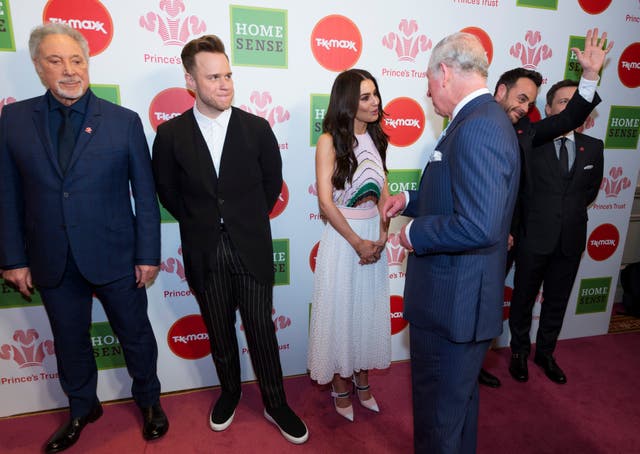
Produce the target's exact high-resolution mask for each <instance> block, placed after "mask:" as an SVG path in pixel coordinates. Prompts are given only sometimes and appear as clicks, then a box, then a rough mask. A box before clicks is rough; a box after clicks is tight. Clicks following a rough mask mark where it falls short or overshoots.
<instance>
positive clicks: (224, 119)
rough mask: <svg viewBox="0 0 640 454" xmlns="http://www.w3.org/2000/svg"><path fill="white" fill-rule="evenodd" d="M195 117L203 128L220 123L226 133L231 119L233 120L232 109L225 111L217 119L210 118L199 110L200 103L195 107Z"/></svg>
mask: <svg viewBox="0 0 640 454" xmlns="http://www.w3.org/2000/svg"><path fill="white" fill-rule="evenodd" d="M193 116H194V117H196V121H197V122H198V124H199V125H200V126H201V127H208V126H209V125H210V124H211V123H212V122H216V123H218V124H219V125H220V126H222V128H223V129H224V130H225V131H226V130H227V126H228V125H229V119H230V118H231V107H229V108H228V109H227V110H223V111H222V112H221V113H220V115H218V117H217V118H216V119H213V118H209V117H207V116H206V115H204V114H203V113H202V112H200V111H199V110H198V102H197V101H196V103H195V104H194V105H193Z"/></svg>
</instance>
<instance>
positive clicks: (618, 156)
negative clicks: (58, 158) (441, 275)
mask: <svg viewBox="0 0 640 454" xmlns="http://www.w3.org/2000/svg"><path fill="white" fill-rule="evenodd" d="M43 20H54V21H65V22H67V23H69V24H71V25H72V26H73V27H75V28H77V29H79V30H80V31H81V32H82V33H84V34H85V36H86V37H87V39H88V40H89V43H90V46H91V54H92V56H93V57H92V61H91V80H92V82H93V84H94V85H93V87H94V89H95V91H96V93H97V94H98V95H99V96H102V97H105V98H107V99H109V100H112V101H114V102H118V103H119V104H122V105H124V106H126V107H129V108H131V109H133V110H135V111H137V112H138V113H139V115H140V117H141V118H142V121H143V124H144V127H145V132H146V134H147V139H148V141H149V144H151V142H152V141H153V138H154V135H155V129H156V127H157V125H158V124H160V123H162V122H163V121H166V120H168V119H169V118H172V117H174V116H175V115H179V114H180V113H181V112H183V111H184V110H186V109H188V108H190V107H191V106H192V105H193V96H192V95H191V94H190V93H189V92H188V91H187V90H186V89H185V83H184V78H183V73H182V67H181V59H180V51H181V48H182V46H183V45H184V44H185V43H186V42H187V41H188V40H190V39H191V38H193V37H196V36H200V35H202V34H204V33H215V34H218V35H219V36H220V37H221V38H222V39H223V40H224V42H225V44H226V45H227V52H228V54H229V56H230V58H231V61H232V68H233V70H234V71H235V73H234V78H235V81H236V98H235V102H234V105H236V106H238V107H240V108H242V109H244V110H247V111H249V112H252V113H254V114H256V115H260V116H262V117H264V118H266V119H267V120H268V121H269V122H270V124H271V126H272V128H273V130H274V132H275V134H276V137H277V138H278V142H279V144H280V150H281V153H282V158H283V162H284V178H285V181H286V184H285V185H284V186H283V191H282V195H281V197H280V200H279V202H278V204H277V205H276V208H275V209H274V212H273V213H272V216H271V223H272V228H273V237H274V271H275V272H276V276H277V278H276V284H277V285H276V286H275V287H274V311H273V321H274V326H275V328H276V334H277V336H278V343H279V346H280V352H281V358H282V363H283V369H284V373H285V375H293V374H300V373H304V372H305V371H306V350H307V336H308V324H309V302H310V295H311V290H312V285H313V267H314V265H315V255H316V252H317V243H318V240H319V238H320V235H321V231H322V228H323V226H324V225H323V219H322V216H320V213H319V211H318V207H317V199H316V189H315V184H314V181H315V175H314V147H315V142H316V140H317V137H318V135H319V133H320V131H321V124H322V118H323V116H324V113H325V109H326V105H327V102H328V94H329V92H330V90H331V84H332V82H333V80H334V78H335V76H336V74H337V71H340V70H342V69H346V68H349V67H362V68H365V69H367V70H369V71H370V72H371V73H372V74H374V75H375V76H376V78H377V79H378V83H379V85H380V89H381V92H382V100H383V103H384V106H385V109H386V110H387V111H388V113H389V117H388V118H387V119H386V121H385V130H386V131H387V132H388V133H389V134H390V136H391V139H392V140H391V145H390V147H389V152H388V167H389V169H390V175H389V181H390V184H391V186H392V187H391V189H392V192H396V191H400V190H403V189H411V188H414V187H416V185H417V183H418V181H419V178H420V175H421V174H422V169H423V166H424V164H425V162H426V159H427V156H429V154H430V153H431V151H432V149H433V146H434V145H435V142H436V140H437V137H438V136H439V135H440V132H441V131H442V128H443V126H444V124H445V122H444V121H443V119H442V118H440V117H438V116H437V115H436V114H435V113H434V111H433V108H432V106H431V103H430V102H429V100H428V99H427V98H426V96H425V92H426V65H427V62H428V59H429V56H430V54H431V50H432V48H433V46H434V45H435V43H437V42H438V41H439V40H440V39H441V38H442V37H443V36H445V35H447V34H449V33H452V32H454V31H457V30H465V31H469V32H470V33H474V34H475V35H476V36H478V37H479V38H480V39H481V41H482V43H483V45H484V47H485V49H486V51H487V55H488V57H489V59H490V62H491V67H490V74H489V81H488V82H489V87H490V89H493V85H494V84H495V81H496V79H497V77H498V76H499V75H500V74H501V73H502V72H503V71H505V70H507V69H510V68H512V67H515V66H525V67H528V68H534V69H537V70H538V71H540V72H541V73H542V74H543V76H544V78H545V80H544V84H543V86H542V88H541V90H540V96H539V98H538V100H537V101H538V111H539V112H540V111H541V112H543V111H544V110H543V109H542V107H543V106H544V95H545V94H546V92H547V90H548V88H549V87H550V85H551V84H552V83H554V82H555V81H557V80H559V79H562V78H563V77H565V75H567V76H568V77H578V76H579V72H578V71H577V70H576V66H575V61H574V58H573V56H572V55H571V52H570V50H569V48H570V47H571V45H572V43H575V42H580V39H584V35H583V34H584V32H585V31H586V29H587V28H590V27H595V26H598V27H600V29H601V30H607V31H608V32H609V33H610V38H611V39H612V40H614V41H615V47H614V49H613V52H612V53H611V54H610V56H609V62H608V65H607V66H606V67H605V68H604V70H603V72H602V79H601V84H600V87H599V92H600V94H601V95H602V97H603V99H604V102H603V103H602V104H601V105H600V106H599V107H598V109H597V111H596V112H595V113H594V114H593V118H592V120H591V121H590V122H588V124H587V130H586V131H585V132H586V133H587V134H590V135H592V136H595V137H599V138H601V139H603V140H605V142H606V147H607V148H606V150H605V172H604V173H605V178H604V180H603V183H602V188H601V191H600V193H599V195H598V198H597V200H596V202H595V203H594V205H593V206H592V208H591V209H590V210H589V226H588V232H587V233H588V237H589V248H588V250H587V251H585V254H584V256H583V260H582V263H581V266H580V270H579V272H578V277H577V279H576V284H575V286H574V290H573V293H572V296H571V302H570V304H569V308H568V311H567V317H566V320H565V324H564V328H563V330H562V333H561V337H562V338H571V337H579V336H590V335H597V334H602V333H605V332H606V331H607V327H608V321H609V316H610V312H611V305H612V300H613V295H614V293H615V292H614V291H613V290H612V289H615V287H616V285H617V280H618V270H619V266H620V261H621V259H622V250H623V247H624V240H625V238H626V235H627V227H628V220H629V215H630V211H631V205H632V201H633V194H634V188H635V186H636V182H637V176H638V168H639V167H640V155H639V154H638V131H639V129H640V126H639V121H638V119H639V118H640V117H639V114H638V112H640V93H639V92H638V90H637V87H638V86H639V85H640V82H639V81H640V52H639V49H640V43H638V42H637V41H638V36H639V35H638V32H639V31H640V3H638V2H610V1H602V0H580V1H577V0H573V1H566V2H558V1H557V0H435V1H431V2H423V1H420V0H397V1H395V2H394V3H393V8H389V5H388V4H387V3H385V2H377V1H376V2H365V1H362V0H354V1H351V2H344V1H334V0H330V1H328V2H320V3H308V2H296V1H293V0H278V1H273V0H269V1H266V0H252V1H246V0H236V1H234V2H232V3H228V2H222V1H219V2H218V1H217V2H211V1H207V0H170V1H166V0H163V1H160V0H141V1H137V2H121V1H116V0H101V1H99V0H90V1H80V0H49V1H47V0H31V1H29V2H25V1H17V0H0V66H1V67H3V68H11V71H2V72H0V115H1V108H2V106H4V105H6V104H9V103H12V102H16V101H17V100H22V99H26V98H30V97H33V96H38V95H41V94H42V93H43V88H42V86H41V84H40V82H39V80H38V78H37V76H36V74H35V71H34V70H33V68H32V65H31V62H30V61H29V54H28V50H27V39H28V35H29V32H30V30H31V28H32V27H33V26H34V25H36V24H38V23H41V22H42V21H43ZM162 220H163V223H162V264H161V272H160V275H159V277H158V279H157V280H156V282H155V283H154V284H153V285H152V286H151V287H150V288H149V289H148V294H149V299H150V304H149V315H150V317H151V321H152V324H153V328H154V331H155V334H156V338H157V340H158V347H159V354H160V356H159V361H158V369H159V375H160V380H161V382H162V390H163V391H174V390H180V389H189V388H197V387H202V386H209V385H216V384H218V379H217V377H216V374H215V370H214V367H213V364H212V362H211V359H210V356H209V354H208V352H209V343H208V336H207V334H206V330H204V327H203V324H202V320H201V318H200V316H199V312H198V306H197V304H196V302H195V300H194V298H193V295H192V294H191V291H190V290H189V287H188V285H187V283H186V281H185V276H184V267H183V261H182V250H181V247H180V237H179V233H178V227H177V224H176V223H175V220H173V219H172V217H171V216H170V215H169V214H168V213H166V211H164V210H163V218H162ZM406 222H407V219H405V218H398V219H396V220H394V221H393V223H392V226H391V234H390V236H389V243H388V245H387V254H388V259H389V279H390V283H391V295H392V297H391V299H390V302H389V311H390V317H391V325H392V332H393V338H392V343H393V358H394V359H406V358H408V355H409V351H408V336H407V335H408V329H409V328H408V327H407V325H406V323H405V322H404V321H403V320H402V317H401V314H402V304H403V299H402V294H403V286H404V278H405V272H406V256H407V253H406V251H405V250H404V249H403V248H402V247H401V246H400V245H399V242H398V238H397V235H396V233H397V231H398V230H399V229H400V227H401V226H402V225H403V224H404V223H406ZM0 284H1V283H0ZM512 287H513V276H512V273H511V274H510V275H509V276H508V277H507V279H506V282H505V301H504V314H505V322H504V327H505V330H504V333H503V335H502V336H501V337H500V338H498V339H497V341H496V342H497V344H498V345H508V341H509V333H508V326H507V322H506V319H507V317H508V313H509V303H510V300H511V292H512ZM541 300H542V296H541V295H540V296H539V298H538V303H536V308H535V314H536V317H537V314H539V310H540V302H541ZM425 304H429V301H425ZM542 304H544V303H543V302H542ZM93 317H94V324H93V327H92V332H91V336H92V341H93V347H94V352H95V355H96V359H97V361H98V365H99V368H100V372H99V374H100V378H99V395H100V398H101V399H103V400H110V399H117V398H122V397H128V396H129V395H130V394H129V389H130V378H129V377H128V374H127V372H126V369H125V368H124V367H122V366H123V361H122V356H121V348H120V344H119V342H118V340H117V338H116V337H115V336H114V335H113V333H112V332H111V330H110V328H109V326H108V323H106V316H105V314H104V311H103V310H102V307H101V305H100V304H99V301H97V300H96V301H94V304H93ZM536 328H537V322H534V326H533V329H534V330H535V329H536ZM237 332H238V338H239V341H240V354H241V360H242V368H243V369H242V370H243V377H242V378H243V379H244V380H251V379H253V378H254V375H253V371H252V368H251V361H250V352H249V351H248V348H247V345H246V341H245V338H244V333H243V330H242V325H241V322H240V320H238V324H237ZM0 401H2V403H3V405H2V408H1V409H0V416H6V415H12V414H18V413H23V412H30V411H35V410H42V409H49V408H57V407H63V406H66V405H67V401H66V398H65V396H64V395H63V393H62V391H61V390H60V387H59V384H58V374H57V368H56V361H55V349H54V348H53V344H52V336H51V331H50V328H49V323H48V321H47V319H46V315H45V312H44V308H43V307H42V303H41V300H40V299H39V296H38V295H37V294H36V295H34V297H33V298H32V301H31V302H27V301H25V300H23V299H22V298H21V297H20V296H19V295H18V294H16V292H14V291H13V290H12V289H10V288H9V287H8V286H6V285H2V286H1V289H0Z"/></svg>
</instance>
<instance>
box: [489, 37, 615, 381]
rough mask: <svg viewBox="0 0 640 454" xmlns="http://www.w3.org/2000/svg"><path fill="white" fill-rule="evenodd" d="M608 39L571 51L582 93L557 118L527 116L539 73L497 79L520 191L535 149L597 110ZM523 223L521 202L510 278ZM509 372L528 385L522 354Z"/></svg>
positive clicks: (515, 73) (513, 232) (588, 40)
mask: <svg viewBox="0 0 640 454" xmlns="http://www.w3.org/2000/svg"><path fill="white" fill-rule="evenodd" d="M606 36H607V34H606V33H604V34H603V35H602V37H601V39H600V40H599V39H598V29H597V28H596V29H594V30H588V31H587V34H586V39H585V49H584V51H581V50H580V49H577V48H574V49H572V51H573V52H574V53H575V54H576V58H577V60H578V62H579V63H580V65H581V67H582V71H583V72H582V77H581V78H580V84H579V89H578V90H577V91H576V93H575V94H574V96H573V97H572V98H571V99H570V100H569V101H568V102H567V104H566V109H564V110H562V111H559V112H558V113H557V114H555V115H550V116H547V117H546V118H544V119H542V120H540V121H538V122H534V123H532V122H531V120H530V119H529V117H528V116H527V114H528V112H529V111H530V109H531V108H532V107H533V105H534V104H535V100H536V98H537V97H538V89H539V88H540V85H542V76H541V75H540V73H538V72H537V71H533V70H530V69H526V68H514V69H512V70H510V71H507V72H505V73H503V74H502V75H501V76H500V78H499V79H498V82H497V83H496V88H495V92H494V97H495V98H496V101H498V103H499V104H500V106H502V108H503V109H504V111H505V112H506V113H507V115H508V116H509V119H510V120H511V122H512V123H513V125H514V127H515V129H516V134H517V135H518V143H519V145H520V157H521V160H522V177H521V182H520V187H521V188H522V187H523V185H522V182H523V181H524V180H525V179H526V177H527V175H529V174H530V173H531V168H530V167H529V163H528V161H527V159H526V157H527V156H528V155H529V154H531V153H532V150H533V148H534V147H538V146H540V145H542V144H545V143H547V142H549V141H552V140H553V139H555V138H556V137H558V136H560V135H562V134H565V133H567V132H569V131H573V130H574V129H575V128H577V127H579V126H580V125H582V124H583V123H584V121H585V120H586V119H587V117H588V116H589V114H590V113H591V111H592V110H593V109H594V108H595V106H596V105H598V104H599V103H600V97H599V96H598V94H597V93H596V87H597V84H598V80H599V76H598V73H599V72H600V69H601V68H602V65H603V64H604V60H605V57H606V54H607V53H608V51H609V50H610V49H611V47H612V46H613V42H611V43H609V44H608V47H607V48H606V49H603V43H604V42H605V41H606ZM520 219H521V215H520V202H519V199H518V201H516V207H515V210H514V216H513V220H512V223H511V234H510V235H509V251H508V255H507V266H506V273H507V274H508V273H509V270H510V269H511V265H512V264H513V261H514V258H515V253H516V250H517V237H518V234H517V231H518V227H519V223H520ZM509 371H510V372H511V375H512V376H514V378H516V379H517V380H519V381H526V378H527V377H528V370H527V363H526V357H525V356H524V355H520V353H515V354H514V356H513V357H512V360H511V363H510V368H509ZM479 381H480V383H482V384H486V385H488V386H493V387H497V386H500V381H499V380H498V378H497V377H495V376H493V375H492V374H490V373H488V372H487V371H485V370H484V369H482V370H481V371H480V376H479Z"/></svg>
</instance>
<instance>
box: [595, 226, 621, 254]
mask: <svg viewBox="0 0 640 454" xmlns="http://www.w3.org/2000/svg"><path fill="white" fill-rule="evenodd" d="M619 243H620V232H618V229H617V228H616V226H615V225H613V224H602V225H599V226H598V227H596V228H595V229H594V230H593V232H591V235H589V239H588V240H587V252H588V253H589V257H591V258H592V259H593V260H595V261H598V262H601V261H602V260H606V259H608V258H609V257H611V256H612V255H613V253H614V252H615V251H616V249H617V248H618V244H619Z"/></svg>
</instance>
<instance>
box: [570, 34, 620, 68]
mask: <svg viewBox="0 0 640 454" xmlns="http://www.w3.org/2000/svg"><path fill="white" fill-rule="evenodd" d="M606 41H607V32H604V33H603V34H602V37H601V38H599V39H598V28H594V29H593V30H587V36H586V38H585V40H584V51H580V49H578V48H577V47H572V48H571V50H572V51H573V52H574V53H575V54H576V57H577V59H578V62H579V63H580V66H582V71H583V72H582V77H584V78H585V79H587V80H598V77H599V76H598V73H599V72H600V70H601V69H602V66H603V65H604V60H605V58H606V56H607V54H608V53H609V51H610V50H611V48H612V47H613V41H609V42H608V43H606ZM605 43H606V44H607V47H606V48H605V47H604V46H605Z"/></svg>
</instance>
